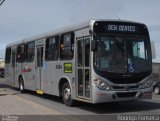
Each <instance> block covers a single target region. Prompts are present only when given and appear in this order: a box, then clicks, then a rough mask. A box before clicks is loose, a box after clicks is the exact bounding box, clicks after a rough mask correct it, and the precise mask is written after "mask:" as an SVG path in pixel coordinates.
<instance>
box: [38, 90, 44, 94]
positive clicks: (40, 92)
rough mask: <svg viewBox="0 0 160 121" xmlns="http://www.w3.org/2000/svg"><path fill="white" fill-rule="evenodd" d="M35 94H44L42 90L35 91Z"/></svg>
mask: <svg viewBox="0 0 160 121" xmlns="http://www.w3.org/2000/svg"><path fill="white" fill-rule="evenodd" d="M36 92H37V94H41V95H43V94H44V91H43V90H36Z"/></svg>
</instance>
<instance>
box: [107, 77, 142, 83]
mask: <svg viewBox="0 0 160 121" xmlns="http://www.w3.org/2000/svg"><path fill="white" fill-rule="evenodd" d="M143 79H144V78H110V79H109V80H110V81H111V82H113V83H115V84H133V83H139V82H140V81H142V80H143Z"/></svg>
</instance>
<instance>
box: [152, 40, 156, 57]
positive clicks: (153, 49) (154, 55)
mask: <svg viewBox="0 0 160 121" xmlns="http://www.w3.org/2000/svg"><path fill="white" fill-rule="evenodd" d="M151 50H152V59H156V48H155V43H154V42H153V41H152V42H151Z"/></svg>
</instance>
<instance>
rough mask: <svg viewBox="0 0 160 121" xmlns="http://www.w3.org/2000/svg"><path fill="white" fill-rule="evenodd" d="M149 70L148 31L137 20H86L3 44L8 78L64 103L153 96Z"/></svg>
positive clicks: (122, 99) (148, 97) (149, 97)
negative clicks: (53, 96) (55, 97)
mask: <svg viewBox="0 0 160 121" xmlns="http://www.w3.org/2000/svg"><path fill="white" fill-rule="evenodd" d="M151 72H152V54H151V43H150V38H149V32H148V29H147V26H146V25H145V24H143V23H138V22H132V21H126V20H112V19H111V20H110V19H109V20H108V19H104V20H101V19H99V20H90V21H87V22H84V23H81V24H78V25H73V26H68V27H65V28H62V29H58V30H55V31H51V32H48V33H44V34H41V35H38V36H33V37H31V38H25V39H22V40H20V41H17V42H14V43H11V44H8V45H7V46H6V54H5V78H6V81H7V83H8V84H10V85H13V86H15V87H17V88H19V90H20V91H21V92H23V91H24V89H27V90H32V91H35V92H37V93H38V94H50V95H55V96H59V97H62V99H63V102H64V104H66V105H67V106H72V105H73V104H74V102H75V101H76V100H77V101H82V102H87V103H92V104H95V103H104V102H118V101H129V100H140V99H151V98H152V81H151V79H150V78H151Z"/></svg>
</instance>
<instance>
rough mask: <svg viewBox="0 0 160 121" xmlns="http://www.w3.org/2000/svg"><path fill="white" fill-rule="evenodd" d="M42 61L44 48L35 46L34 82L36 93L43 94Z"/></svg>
mask: <svg viewBox="0 0 160 121" xmlns="http://www.w3.org/2000/svg"><path fill="white" fill-rule="evenodd" d="M43 59H44V47H43V46H36V81H37V93H40V94H43Z"/></svg>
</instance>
